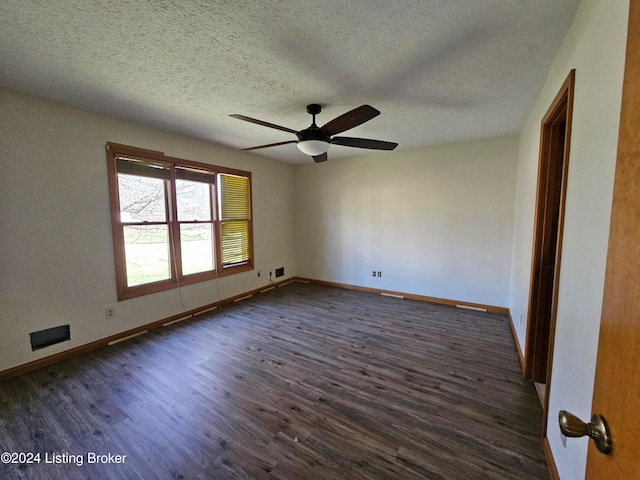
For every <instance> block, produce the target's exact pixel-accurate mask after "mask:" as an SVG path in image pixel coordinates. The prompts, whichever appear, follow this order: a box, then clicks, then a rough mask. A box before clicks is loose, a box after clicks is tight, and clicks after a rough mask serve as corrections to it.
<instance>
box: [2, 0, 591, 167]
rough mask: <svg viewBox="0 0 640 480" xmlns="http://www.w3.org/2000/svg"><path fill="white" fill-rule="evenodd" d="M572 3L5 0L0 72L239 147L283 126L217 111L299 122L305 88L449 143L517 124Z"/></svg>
mask: <svg viewBox="0 0 640 480" xmlns="http://www.w3.org/2000/svg"><path fill="white" fill-rule="evenodd" d="M578 3H579V0H526V1H525V0H393V1H389V0H265V1H260V0H212V1H207V0H146V1H145V0H131V1H123V0H2V1H1V2H0V32H1V38H0V83H2V84H3V85H6V86H8V87H11V88H15V89H18V90H21V91H26V92H31V93H34V94H38V95H41V96H44V97H48V98H52V99H54V100H58V101H61V102H64V103H68V104H72V105H77V106H81V107H84V108H88V109H90V110H94V111H98V112H104V113H107V114H110V115H114V116H117V117H121V118H126V119H130V120H133V121H137V122H141V123H145V124H149V125H152V126H155V127H160V128H163V129H168V130H171V131H175V132H179V133H182V134H186V135H189V136H192V137H196V138H200V139H203V140H206V141H210V142H215V143H220V144H224V145H228V146H232V147H237V148H242V147H250V146H254V145H261V144H266V143H274V142H279V141H285V140H293V139H295V136H293V135H292V134H289V133H286V132H282V131H278V130H273V129H270V128H266V127H263V126H259V125H255V124H251V123H247V122H242V121H240V120H236V119H233V118H231V117H229V114H231V113H240V114H244V115H247V116H250V117H254V118H258V119H261V120H265V121H267V122H270V123H276V124H279V125H283V126H286V127H289V128H292V129H294V130H301V129H303V128H306V127H307V126H309V124H310V123H311V117H310V116H309V115H308V114H307V113H306V105H307V104H309V103H320V104H321V105H322V106H323V111H322V113H321V114H320V116H319V117H318V119H317V123H318V124H319V125H322V124H324V123H326V122H327V121H329V120H331V119H332V118H334V117H336V116H338V115H340V114H342V113H344V112H346V111H348V110H351V109H353V108H355V107H357V106H359V105H362V104H365V103H367V104H370V105H372V106H374V107H376V108H377V109H378V110H380V111H381V112H382V114H381V115H380V116H378V117H376V118H374V119H373V120H371V121H369V122H367V123H365V124H363V125H361V126H359V127H356V128H354V129H352V130H349V131H348V132H345V133H344V134H343V135H348V136H355V137H365V138H375V139H380V140H388V141H394V142H398V143H399V147H398V150H401V149H407V148H415V147H419V146H425V145H435V144H443V143H450V142H459V141H465V140H472V139H477V138H486V137H494V136H500V135H507V134H514V133H517V132H519V131H520V129H521V128H522V126H523V124H524V121H525V119H526V116H527V114H528V112H529V111H530V108H531V106H532V104H533V102H534V100H535V98H536V97H537V95H538V93H539V91H540V88H541V86H542V83H543V82H544V79H545V77H546V74H547V71H548V69H549V67H550V65H551V62H552V60H553V57H554V55H555V53H556V51H557V49H558V47H559V45H560V42H561V41H562V38H563V37H564V35H565V33H566V31H567V29H568V26H569V25H570V23H571V21H572V19H573V16H574V14H575V11H576V8H577V5H578ZM105 140H107V139H105ZM110 140H114V141H116V140H117V139H110ZM147 147H149V146H147ZM367 152H369V151H368V150H360V149H353V148H348V147H342V146H337V145H333V146H332V147H331V149H330V151H329V158H330V160H331V159H335V158H339V157H344V156H352V155H354V154H361V153H367ZM254 154H256V155H265V156H269V157H272V158H276V159H279V160H283V161H286V162H290V163H303V162H310V161H311V160H310V159H309V157H305V156H304V155H302V154H301V153H300V152H299V151H298V150H297V149H296V147H295V145H293V144H291V145H285V146H280V147H275V148H270V149H264V150H259V151H257V152H255V153H254Z"/></svg>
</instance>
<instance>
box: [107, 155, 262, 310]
mask: <svg viewBox="0 0 640 480" xmlns="http://www.w3.org/2000/svg"><path fill="white" fill-rule="evenodd" d="M107 161H108V165H109V190H110V195H111V219H112V228H113V242H114V255H115V266H116V284H117V289H118V299H119V300H124V299H127V298H133V297H137V296H140V295H146V294H149V293H154V292H158V291H161V290H167V289H170V288H176V287H177V286H179V285H186V284H190V283H195V282H200V281H204V280H210V279H212V278H217V277H218V276H222V275H229V274H232V273H239V272H243V271H246V270H250V269H252V268H253V243H252V219H251V174H250V173H249V172H243V171H239V170H233V169H228V168H223V167H217V166H213V165H208V164H201V163H196V162H191V161H188V160H181V159H176V158H170V157H165V156H164V154H162V153H161V152H155V151H151V150H143V149H139V148H134V147H127V146H124V145H117V144H113V143H108V144H107Z"/></svg>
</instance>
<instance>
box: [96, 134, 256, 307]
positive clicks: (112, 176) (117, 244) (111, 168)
mask: <svg viewBox="0 0 640 480" xmlns="http://www.w3.org/2000/svg"><path fill="white" fill-rule="evenodd" d="M106 152H107V168H108V179H109V197H110V209H111V226H112V234H113V251H114V261H115V274H116V290H117V294H118V301H122V300H127V299H130V298H135V297H139V296H143V295H149V294H152V293H157V292H161V291H164V290H170V289H174V288H178V287H180V286H184V285H191V284H194V283H199V282H203V281H208V280H213V279H216V278H218V277H222V276H227V275H233V274H236V273H241V272H246V271H249V270H253V268H254V259H253V205H252V190H251V172H247V171H244V170H237V169H233V168H227V167H220V166H217V165H211V164H208V163H200V162H194V161H191V160H185V159H181V158H175V157H168V156H165V155H164V153H163V152H159V151H155V150H147V149H143V148H138V147H132V146H128V145H121V144H117V143H112V142H107V145H106ZM121 157H125V158H134V159H138V160H142V161H148V162H153V163H159V164H162V165H166V166H167V167H168V168H169V169H170V172H171V178H170V179H167V180H165V181H166V182H167V184H166V187H165V191H166V194H165V199H166V202H167V216H168V222H167V223H168V225H169V258H170V261H169V263H170V265H169V270H170V278H168V279H164V280H160V281H156V282H151V283H145V284H141V285H134V286H128V284H127V271H126V257H125V241H124V228H123V227H124V225H126V223H124V222H122V221H121V219H120V196H119V190H118V171H117V160H118V158H121ZM180 167H186V168H188V169H189V168H190V169H196V170H201V171H205V172H207V173H210V174H211V175H212V182H211V183H210V188H212V189H213V192H212V194H211V199H212V200H211V201H212V203H211V215H212V218H211V221H212V223H213V235H214V239H213V241H214V257H215V258H214V268H213V270H209V271H206V272H198V273H193V274H188V275H183V274H182V258H181V245H180V224H182V223H190V222H184V221H178V215H177V205H176V196H177V192H176V169H180ZM219 174H230V175H238V176H241V177H245V178H247V180H248V184H249V186H248V195H249V219H248V222H249V258H248V260H247V261H246V262H242V263H238V264H233V265H228V266H224V265H222V258H223V255H222V242H221V227H220V225H221V219H220V215H219V204H218V202H219V198H218V197H219V192H218V188H219V185H218V183H219V182H218V179H219ZM207 223H209V222H207Z"/></svg>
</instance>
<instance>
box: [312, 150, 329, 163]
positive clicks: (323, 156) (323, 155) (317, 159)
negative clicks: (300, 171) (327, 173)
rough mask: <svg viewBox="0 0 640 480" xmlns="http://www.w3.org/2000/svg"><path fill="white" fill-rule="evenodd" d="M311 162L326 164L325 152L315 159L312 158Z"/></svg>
mask: <svg viewBox="0 0 640 480" xmlns="http://www.w3.org/2000/svg"><path fill="white" fill-rule="evenodd" d="M312 158H313V161H314V162H316V163H320V162H326V161H327V152H324V153H323V154H322V155H316V156H315V157H312Z"/></svg>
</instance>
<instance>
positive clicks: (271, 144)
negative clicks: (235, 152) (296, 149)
mask: <svg viewBox="0 0 640 480" xmlns="http://www.w3.org/2000/svg"><path fill="white" fill-rule="evenodd" d="M288 143H298V141H297V140H288V141H286V142H278V143H270V144H269V145H258V146H257V147H249V148H242V149H241V150H258V149H260V148H269V147H277V146H278V145H287V144H288Z"/></svg>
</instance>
